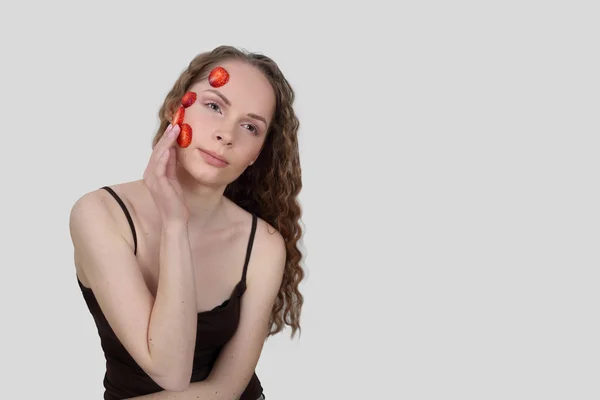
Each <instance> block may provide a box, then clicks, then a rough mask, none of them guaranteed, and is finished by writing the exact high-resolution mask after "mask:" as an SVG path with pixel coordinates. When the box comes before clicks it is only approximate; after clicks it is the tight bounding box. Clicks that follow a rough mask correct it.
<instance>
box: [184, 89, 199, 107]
mask: <svg viewBox="0 0 600 400" xmlns="http://www.w3.org/2000/svg"><path fill="white" fill-rule="evenodd" d="M195 101H196V93H195V92H187V93H186V94H184V95H183V97H182V98H181V105H182V106H183V108H188V107H189V106H191V105H192V104H194V102H195Z"/></svg>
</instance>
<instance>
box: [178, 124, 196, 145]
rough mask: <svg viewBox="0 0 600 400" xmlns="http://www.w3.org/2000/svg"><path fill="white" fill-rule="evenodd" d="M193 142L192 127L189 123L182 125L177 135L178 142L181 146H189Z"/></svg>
mask: <svg viewBox="0 0 600 400" xmlns="http://www.w3.org/2000/svg"><path fill="white" fill-rule="evenodd" d="M190 143H192V127H191V126H189V125H188V124H182V125H181V132H179V136H178V137H177V144H178V145H179V146H181V147H188V146H189V145H190Z"/></svg>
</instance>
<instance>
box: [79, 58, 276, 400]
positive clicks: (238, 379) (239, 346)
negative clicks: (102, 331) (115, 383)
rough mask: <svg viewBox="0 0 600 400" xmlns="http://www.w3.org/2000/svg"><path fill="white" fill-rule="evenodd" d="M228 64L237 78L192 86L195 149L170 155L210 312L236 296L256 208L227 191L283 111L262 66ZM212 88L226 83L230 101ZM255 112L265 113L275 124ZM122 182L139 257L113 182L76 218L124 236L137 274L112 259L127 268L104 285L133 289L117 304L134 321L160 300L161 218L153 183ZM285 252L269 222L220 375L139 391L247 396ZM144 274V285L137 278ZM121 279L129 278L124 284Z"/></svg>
mask: <svg viewBox="0 0 600 400" xmlns="http://www.w3.org/2000/svg"><path fill="white" fill-rule="evenodd" d="M222 66H223V68H226V70H227V71H229V73H230V74H231V75H230V76H229V81H228V82H227V85H224V86H221V87H219V88H218V89H215V88H214V87H212V86H211V85H210V83H209V82H208V80H204V81H202V82H198V83H196V84H195V85H193V87H191V88H190V89H189V91H190V92H194V93H196V94H197V99H196V101H195V102H194V103H193V104H191V105H190V106H189V107H187V108H184V107H182V108H181V109H184V110H185V112H184V116H185V120H186V124H188V125H189V126H190V127H191V129H192V130H193V132H194V135H192V137H191V139H190V141H189V145H188V146H187V147H181V146H177V145H173V146H172V147H171V148H170V153H169V161H170V162H173V161H175V162H176V177H177V180H178V182H179V183H180V184H181V188H182V198H183V200H184V202H185V204H186V206H187V207H188V208H189V211H190V217H189V220H188V223H187V232H188V236H189V243H190V253H191V258H192V260H193V271H194V277H193V279H192V281H193V284H194V285H195V288H196V305H195V306H196V310H197V311H198V312H202V311H206V310H210V309H212V308H214V307H215V306H216V305H218V304H221V303H222V302H223V301H224V300H225V299H228V298H229V297H230V295H231V292H232V289H233V288H234V287H235V285H236V284H237V283H238V282H239V280H240V278H241V274H242V267H243V262H244V257H245V254H246V245H247V240H248V235H249V232H250V222H251V216H250V214H248V213H247V212H246V211H245V210H243V209H241V208H240V207H238V206H237V205H236V204H234V203H232V202H231V201H229V200H228V199H226V198H225V197H223V192H224V190H225V187H226V185H228V184H229V183H230V182H232V181H233V180H235V179H236V178H237V177H238V176H239V175H240V174H241V173H242V172H243V171H244V170H245V169H246V168H252V167H251V166H250V165H251V164H252V163H253V161H254V160H256V158H257V157H259V155H260V151H261V149H262V146H263V144H264V140H265V137H266V133H267V130H268V124H269V123H270V122H271V119H272V117H273V112H274V110H275V95H274V93H273V89H272V88H271V86H270V84H269V82H268V80H267V79H266V78H265V77H264V76H263V75H262V74H261V72H260V71H258V70H256V69H255V68H253V67H251V66H248V65H246V64H244V63H242V62H239V61H230V62H225V63H223V64H222ZM211 90H218V91H219V92H220V93H221V94H222V95H223V96H225V97H226V98H227V99H228V100H229V102H230V104H229V105H228V104H227V103H226V101H225V100H223V99H222V98H221V97H220V96H219V95H218V94H216V93H214V92H211ZM181 109H180V110H181ZM248 114H255V115H260V116H262V117H264V118H265V120H266V123H265V122H262V121H260V120H257V119H256V118H253V117H250V116H248ZM200 149H204V150H207V151H211V152H214V153H216V154H217V155H219V156H220V157H223V158H225V159H226V160H227V162H228V165H227V166H226V167H224V168H218V167H215V166H213V165H210V164H209V163H207V162H206V161H205V159H204V158H203V156H202V154H201V151H200ZM112 187H113V188H114V189H115V191H116V192H117V193H118V194H119V195H120V196H121V198H122V199H123V201H124V202H125V204H126V205H127V207H128V208H129V210H130V211H131V213H132V218H133V221H134V224H135V226H136V230H137V232H138V254H137V256H133V255H132V249H133V238H132V235H131V231H130V228H129V225H128V223H127V220H126V219H125V217H124V215H123V212H122V210H121V209H120V207H119V205H118V204H117V203H116V202H115V201H114V199H113V198H112V197H110V194H108V193H106V192H105V191H104V190H98V191H94V192H90V193H88V194H86V195H84V198H85V200H82V201H79V202H78V205H77V206H76V209H77V212H75V213H73V214H72V219H73V220H72V224H73V226H74V227H78V226H81V227H85V226H95V225H97V224H98V223H100V222H101V221H103V224H104V225H106V229H105V231H104V232H103V235H104V237H106V236H107V235H114V240H115V241H118V242H119V243H120V246H121V247H120V248H121V249H122V252H121V253H119V254H123V256H122V257H123V258H125V257H126V258H127V259H126V263H127V271H128V272H127V273H128V274H129V275H128V276H127V279H128V281H124V280H123V275H122V274H123V268H124V264H123V260H121V259H118V258H117V256H114V257H113V259H111V263H110V264H109V263H107V264H106V265H107V268H108V266H109V265H115V266H117V265H118V266H119V268H120V270H119V271H118V274H120V275H118V274H117V271H116V270H115V272H114V274H115V275H114V277H115V279H114V281H111V285H115V287H113V288H110V287H109V286H108V285H105V286H102V288H104V289H99V290H109V289H110V290H112V291H114V290H119V293H123V296H127V299H125V298H124V299H123V302H124V303H125V302H126V303H128V304H131V305H132V306H131V307H129V308H119V307H115V308H114V309H113V312H115V313H123V315H121V317H120V318H118V319H113V320H119V321H125V323H130V322H127V321H137V320H138V319H139V318H138V317H137V316H139V312H138V311H137V310H136V309H134V308H133V306H134V305H136V304H139V303H140V298H141V296H142V295H141V293H143V296H144V298H147V302H148V304H151V302H152V299H153V298H154V297H155V296H156V293H157V290H158V287H159V285H158V283H159V269H158V264H159V262H158V260H159V258H160V254H159V248H160V240H161V238H160V236H161V218H160V216H159V215H158V211H157V208H156V205H155V204H154V202H153V200H152V197H151V195H150V194H149V192H148V189H147V187H146V186H145V185H144V182H143V181H141V180H140V181H134V182H126V183H122V184H116V185H112ZM100 210H101V211H102V212H101V213H100V212H99V211H100ZM73 235H74V236H78V235H79V234H78V231H77V230H74V231H73ZM84 239H85V238H82V239H79V240H80V241H81V240H84ZM106 240H109V239H106ZM126 249H128V251H127V250H126ZM285 258H286V250H285V243H284V241H283V238H282V236H281V235H280V234H279V233H278V232H277V231H276V230H275V229H274V228H273V227H272V226H270V225H269V224H267V223H266V222H264V221H263V220H259V223H258V226H257V232H256V237H255V242H254V247H253V250H252V257H251V258H250V262H249V265H248V274H247V289H246V292H245V294H244V296H243V298H242V308H241V317H240V323H239V327H238V329H237V331H236V334H235V335H234V337H233V338H232V339H231V340H230V341H229V343H228V344H227V345H226V346H225V348H224V349H223V351H222V352H221V354H220V356H219V358H218V359H217V361H216V364H215V366H214V368H213V370H212V372H211V374H210V376H209V377H208V378H207V379H206V380H205V381H203V382H198V383H193V384H190V385H189V386H188V387H183V388H181V390H177V391H169V390H165V391H163V392H159V393H155V394H152V395H148V396H140V397H136V398H135V399H142V400H143V399H155V400H161V399H180V400H185V399H235V398H239V396H240V395H241V393H242V392H243V390H244V389H245V387H246V385H247V383H248V381H249V379H250V377H251V376H252V373H253V372H254V370H255V368H256V364H257V362H258V359H259V357H260V353H261V351H262V347H263V344H264V340H265V338H266V337H267V334H268V328H269V325H268V322H269V318H270V313H271V310H272V306H273V303H274V300H275V298H276V296H277V293H278V290H279V286H280V284H281V279H282V276H283V271H284V266H285ZM76 267H77V274H78V277H79V279H80V280H81V282H82V284H83V285H84V286H87V287H89V286H90V282H89V281H88V279H87V276H86V268H88V266H87V265H86V264H85V263H77V262H76ZM104 275H105V274H104ZM96 276H97V275H96ZM117 278H119V279H117ZM134 279H135V284H132V282H133V280H134ZM182 282H184V283H185V282H186V280H182ZM116 285H121V286H122V290H121V289H119V288H116ZM132 288H133V289H132ZM126 289H127V290H126ZM108 294H109V292H107V295H108ZM106 297H107V296H106ZM107 298H108V297H107ZM125 313H128V314H125ZM127 329H129V327H128V325H124V326H121V327H118V329H116V330H115V331H117V332H125V331H127ZM132 340H133V339H132ZM140 340H142V339H140ZM139 345H140V346H142V345H144V343H140V344H139Z"/></svg>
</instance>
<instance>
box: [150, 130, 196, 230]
mask: <svg viewBox="0 0 600 400" xmlns="http://www.w3.org/2000/svg"><path fill="white" fill-rule="evenodd" d="M178 135H179V126H178V125H174V126H173V125H169V126H168V127H167V129H166V130H165V132H164V134H163V136H162V138H161V139H160V141H159V142H158V143H157V144H156V146H154V150H153V151H152V154H151V156H150V160H149V162H148V165H147V167H146V170H145V171H144V183H145V184H146V186H147V187H148V189H149V190H150V194H151V195H152V199H153V200H154V203H156V207H158V210H159V213H160V216H161V218H162V221H163V224H172V223H187V222H188V220H189V217H190V211H189V209H188V208H187V206H186V205H185V203H184V201H183V190H182V189H181V184H180V183H179V181H178V180H177V175H176V166H177V159H176V157H177V155H176V151H175V147H174V146H173V144H174V143H175V141H176V140H177V136H178Z"/></svg>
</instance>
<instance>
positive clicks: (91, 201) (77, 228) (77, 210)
mask: <svg viewBox="0 0 600 400" xmlns="http://www.w3.org/2000/svg"><path fill="white" fill-rule="evenodd" d="M128 185H129V184H128V183H125V184H117V185H113V186H111V187H112V188H116V189H115V190H118V191H119V193H120V194H119V197H120V198H121V199H125V198H126V196H124V195H122V194H121V193H122V192H127V190H128V187H127V186H128ZM123 201H126V200H123ZM119 213H121V214H122V213H123V211H122V210H121V207H120V205H119V203H117V202H116V201H115V199H114V198H113V197H112V195H111V194H110V193H109V192H107V191H106V190H105V189H101V188H98V189H96V190H93V191H90V192H87V193H84V194H83V195H81V196H80V197H79V198H78V199H77V200H76V201H75V202H74V203H73V205H72V206H71V210H70V213H69V231H70V235H71V241H72V243H73V246H74V256H75V267H76V269H77V272H78V275H79V277H80V279H81V281H82V283H84V284H87V278H86V276H85V272H84V271H83V268H81V265H80V263H79V261H80V257H79V256H80V253H81V252H80V249H81V248H82V247H83V246H84V243H89V242H96V241H97V237H96V236H97V235H99V234H101V233H104V234H110V235H111V236H113V235H114V236H116V237H119V238H121V239H122V240H123V241H124V242H125V243H127V244H129V246H130V247H131V248H132V249H133V246H134V244H133V240H132V239H131V238H130V237H129V236H127V231H126V230H127V229H128V225H127V221H126V219H125V218H124V217H123V216H122V215H120V214H119ZM86 286H87V285H86Z"/></svg>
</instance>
